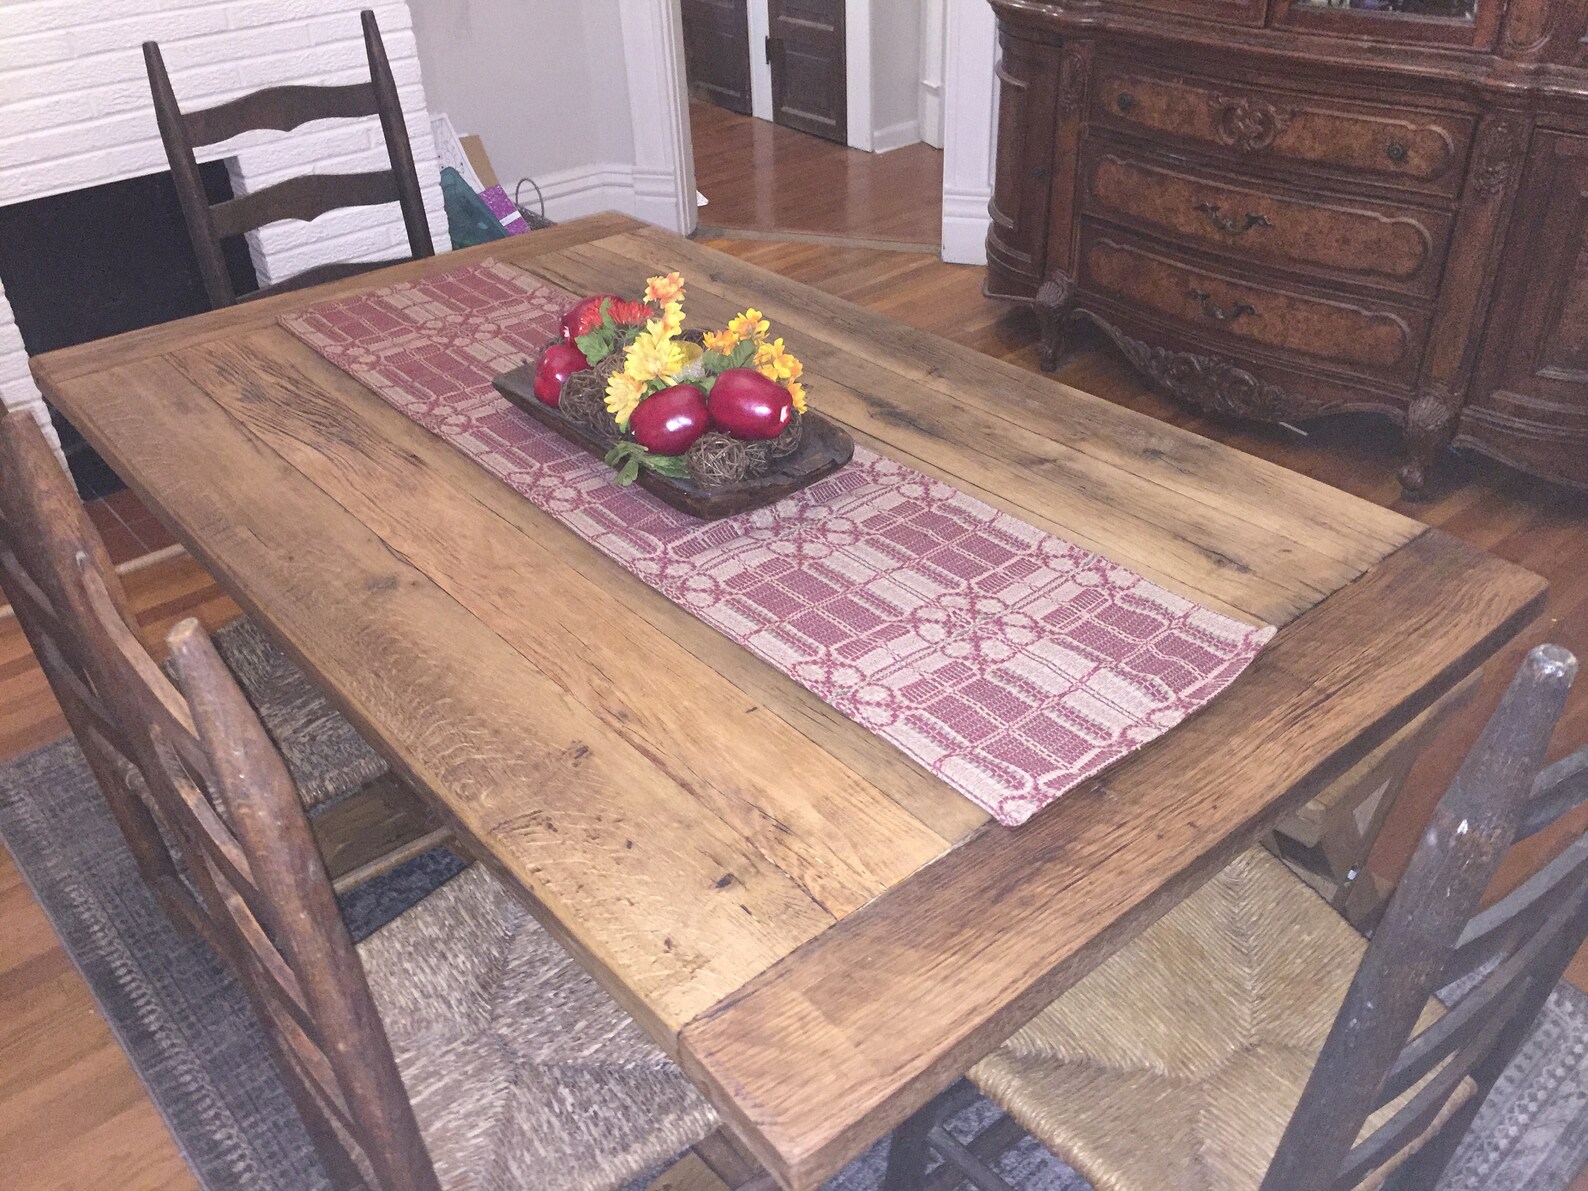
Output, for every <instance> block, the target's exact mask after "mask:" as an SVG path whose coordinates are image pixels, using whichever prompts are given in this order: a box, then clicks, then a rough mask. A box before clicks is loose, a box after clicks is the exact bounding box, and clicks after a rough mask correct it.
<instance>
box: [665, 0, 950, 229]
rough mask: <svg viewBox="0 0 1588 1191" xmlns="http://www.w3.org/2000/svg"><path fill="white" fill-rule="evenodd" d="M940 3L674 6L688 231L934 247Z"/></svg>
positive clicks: (692, 2)
mask: <svg viewBox="0 0 1588 1191" xmlns="http://www.w3.org/2000/svg"><path fill="white" fill-rule="evenodd" d="M944 14H945V5H944V0H925V2H924V3H923V2H922V0H682V5H681V16H682V42H683V58H684V62H683V65H684V68H685V77H686V80H687V84H688V91H689V96H690V102H689V110H688V119H689V123H690V131H691V139H692V141H693V146H694V166H695V184H696V187H697V189H698V190H699V191H700V193H701V196H702V199H703V204H702V206H701V209H700V211H699V223H700V228H701V233H702V234H704V235H715V234H719V233H720V234H725V235H728V236H730V237H745V236H754V237H755V238H776V239H785V240H803V239H810V238H815V239H818V240H823V241H826V240H837V241H839V242H840V243H841V244H842V243H853V244H854V245H856V246H865V247H879V248H880V247H886V248H897V249H906V250H914V251H935V250H936V248H937V246H938V245H939V243H940V238H941V216H942V181H943V167H942V153H941V144H942V116H941V112H942V105H941V96H942V71H943V36H942V32H943V22H944Z"/></svg>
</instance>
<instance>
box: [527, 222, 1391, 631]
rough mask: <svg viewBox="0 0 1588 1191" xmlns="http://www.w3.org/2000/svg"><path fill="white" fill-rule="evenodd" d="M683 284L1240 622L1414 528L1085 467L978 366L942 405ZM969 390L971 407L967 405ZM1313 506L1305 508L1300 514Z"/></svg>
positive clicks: (700, 316)
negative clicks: (1334, 530)
mask: <svg viewBox="0 0 1588 1191" xmlns="http://www.w3.org/2000/svg"><path fill="white" fill-rule="evenodd" d="M636 242H638V241H637V239H636V238H635V237H616V238H609V239H607V240H603V241H600V242H595V243H591V244H586V245H580V246H577V247H575V248H571V249H567V250H563V251H560V252H556V253H552V254H549V255H547V256H544V257H541V258H538V259H536V260H535V261H533V262H530V263H528V264H526V265H525V267H526V269H527V270H528V271H529V272H530V273H531V274H532V275H534V276H536V277H541V278H544V279H547V280H550V281H552V282H554V283H555V284H558V285H562V286H564V287H567V288H574V289H576V290H577V289H580V288H587V289H593V290H598V291H599V290H606V289H611V290H614V291H616V292H633V291H635V290H636V289H638V288H640V287H642V286H643V284H644V277H645V275H646V272H647V271H648V270H649V269H652V268H654V267H655V266H654V264H649V263H647V262H646V261H644V260H637V259H634V258H632V257H630V256H626V255H621V254H619V253H617V252H616V251H614V250H613V249H612V248H611V247H610V246H611V245H613V244H624V243H636ZM696 251H704V250H698V249H697V250H696ZM699 276H700V274H699V273H696V274H694V275H693V276H692V278H691V279H690V280H691V284H690V298H689V312H690V315H691V317H692V318H694V319H695V320H696V322H697V325H708V326H709V325H713V324H721V323H723V322H726V320H727V318H728V317H730V316H731V315H732V314H733V313H734V312H736V311H737V310H740V309H743V308H744V306H745V305H746V304H748V303H750V302H756V303H757V304H758V305H759V306H760V308H761V309H763V310H764V311H765V312H766V313H767V314H768V316H769V317H770V318H772V319H773V320H774V323H775V325H776V327H777V329H778V330H779V331H780V332H782V331H786V333H787V334H788V335H789V336H791V337H792V345H793V347H794V349H795V350H796V351H797V353H798V355H799V356H800V358H801V360H802V361H803V362H804V363H805V365H806V369H807V381H808V385H809V387H811V389H812V391H813V394H814V396H813V399H814V400H815V401H816V402H817V404H818V405H819V407H820V408H821V410H822V412H823V413H825V414H828V415H829V416H832V417H833V418H835V419H836V420H838V421H840V422H842V423H844V424H845V425H847V426H849V427H850V428H851V429H852V430H854V431H855V432H856V433H857V435H858V436H859V437H860V438H861V440H862V441H866V442H868V443H869V444H871V445H873V446H875V447H876V448H877V449H879V450H881V451H882V452H883V453H884V454H887V455H889V456H890V457H892V458H896V459H900V460H901V461H904V462H909V463H912V464H914V465H916V466H919V467H921V468H922V470H924V471H926V472H928V473H929V474H932V475H935V476H938V477H939V478H942V479H945V480H947V481H948V482H950V483H953V484H955V485H956V486H957V487H960V488H963V489H965V490H967V491H970V492H973V493H974V494H976V495H977V496H979V497H981V498H983V499H986V500H988V501H989V502H990V503H992V504H993V505H995V506H997V507H1000V508H1003V509H1005V510H1006V511H1008V512H1011V513H1013V514H1014V515H1015V516H1018V517H1020V518H1022V519H1023V520H1026V521H1029V522H1031V523H1033V524H1036V525H1038V526H1040V527H1041V528H1043V529H1045V530H1048V531H1049V532H1051V533H1054V534H1057V535H1059V536H1061V537H1064V538H1066V539H1068V540H1070V541H1073V542H1076V543H1077V544H1079V545H1082V546H1085V547H1086V548H1088V549H1091V550H1093V551H1096V552H1097V553H1100V554H1102V555H1104V556H1105V557H1108V558H1110V559H1111V560H1113V561H1115V562H1117V563H1120V564H1122V565H1124V566H1127V567H1130V568H1131V569H1133V570H1135V571H1137V572H1138V573H1140V574H1143V575H1145V576H1147V577H1148V578H1150V579H1152V580H1154V581H1155V582H1158V583H1160V584H1161V585H1163V586H1165V587H1168V588H1169V589H1170V590H1173V591H1176V592H1178V593H1180V594H1182V595H1185V596H1188V597H1189V598H1191V599H1195V600H1197V601H1198V602H1200V603H1203V604H1205V605H1207V606H1210V607H1214V608H1216V609H1218V610H1219V611H1222V612H1225V613H1226V614H1229V615H1233V616H1236V617H1237V618H1239V619H1242V620H1245V621H1247V622H1248V623H1261V624H1285V623H1287V622H1288V621H1290V620H1291V619H1293V618H1294V617H1295V616H1297V615H1299V614H1300V613H1302V612H1304V611H1306V610H1307V609H1308V608H1310V607H1312V606H1313V605H1314V604H1316V603H1317V602H1318V601H1319V600H1320V599H1322V598H1323V597H1324V596H1325V595H1327V594H1328V593H1329V592H1331V591H1334V590H1335V589H1337V588H1338V587H1340V586H1341V585H1342V584H1344V583H1348V582H1350V581H1351V580H1352V579H1354V578H1356V576H1357V575H1359V574H1361V573H1362V571H1363V570H1364V569H1365V568H1366V567H1368V566H1370V565H1372V564H1373V563H1374V562H1377V561H1378V560H1379V559H1380V558H1382V557H1383V556H1384V555H1385V554H1386V553H1388V552H1389V551H1390V550H1392V549H1394V548H1395V547H1396V546H1398V545H1400V544H1401V543H1403V542H1404V541H1406V540H1409V539H1410V537H1412V536H1414V535H1415V533H1416V532H1419V531H1420V529H1421V526H1419V525H1417V523H1415V522H1412V521H1409V520H1408V519H1405V518H1400V517H1398V516H1396V515H1394V514H1390V517H1389V518H1388V519H1385V520H1383V522H1382V525H1381V526H1380V532H1379V534H1378V535H1377V536H1376V537H1373V538H1365V539H1363V540H1360V541H1355V542H1351V541H1349V539H1348V538H1346V537H1338V538H1331V536H1330V534H1329V532H1328V531H1327V530H1320V528H1319V525H1318V523H1317V522H1316V521H1311V522H1308V521H1303V520H1301V517H1302V516H1303V513H1302V512H1301V511H1298V512H1297V513H1296V514H1293V515H1291V516H1289V517H1288V519H1287V518H1284V517H1281V516H1280V515H1278V514H1276V513H1275V511H1274V506H1273V505H1270V504H1264V503H1263V502H1256V501H1254V502H1248V504H1247V505H1245V506H1237V505H1235V504H1234V502H1230V501H1228V500H1227V499H1226V500H1223V501H1212V500H1200V499H1197V498H1196V497H1194V496H1191V495H1189V494H1187V492H1185V491H1184V489H1185V487H1186V485H1185V484H1183V483H1182V484H1180V485H1178V486H1177V487H1174V488H1170V487H1167V486H1162V485H1158V484H1156V483H1154V482H1153V481H1152V480H1151V479H1147V478H1144V475H1143V474H1142V473H1143V470H1144V469H1143V468H1142V466H1141V462H1140V461H1139V460H1134V461H1131V462H1129V463H1128V464H1120V463H1116V462H1113V461H1106V460H1099V459H1097V458H1095V457H1094V456H1092V455H1089V454H1087V453H1086V452H1084V451H1081V450H1078V449H1076V448H1074V447H1072V446H1070V445H1069V444H1068V443H1067V442H1065V441H1063V440H1062V439H1060V438H1057V437H1050V436H1048V435H1047V434H1045V433H1043V432H1041V431H1039V430H1037V429H1035V428H1033V427H1032V426H1029V425H1027V424H1025V422H1024V421H1023V419H1021V418H1019V417H1011V415H1010V411H1009V410H1008V408H1007V407H1004V408H1002V409H1000V410H999V412H997V413H996V414H995V413H990V412H985V410H986V408H988V407H992V408H997V403H998V390H999V388H1000V386H1001V385H1002V382H1003V378H1002V376H1000V375H996V374H994V373H993V371H992V370H990V369H987V368H985V367H983V368H981V369H980V370H979V371H978V372H975V373H972V372H971V370H970V369H968V368H960V369H958V370H957V373H958V374H957V375H954V377H953V381H952V384H953V391H954V393H956V394H959V395H962V396H950V395H949V394H948V393H945V392H943V391H941V390H940V389H939V388H937V387H936V386H935V385H933V384H926V383H921V382H918V381H917V380H915V379H913V378H912V377H911V376H910V375H908V374H906V373H902V372H899V371H895V370H894V369H893V367H892V366H891V365H890V366H884V365H883V364H882V363H879V362H878V360H877V359H876V358H875V357H876V353H875V352H873V353H870V354H867V353H864V352H863V351H861V350H854V349H851V348H848V347H844V346H840V345H839V344H838V343H837V342H836V340H838V339H841V338H843V333H842V330H841V328H842V327H843V326H844V324H843V323H842V322H834V323H832V324H826V323H823V324H814V323H813V324H811V325H807V326H803V327H801V328H800V330H799V333H798V334H797V335H795V332H794V331H793V329H792V324H794V323H797V322H799V321H801V319H802V318H809V315H802V313H801V308H800V305H799V304H798V303H797V302H794V301H792V300H791V301H790V304H789V305H787V306H783V305H780V304H778V303H777V302H776V301H768V300H765V299H763V298H762V296H761V295H760V294H759V293H757V292H756V291H754V290H748V289H746V290H739V289H736V288H731V287H725V286H720V285H714V284H712V283H709V282H708V283H705V284H703V283H702V282H700V281H699V280H698V277H699ZM790 284H791V283H788V282H784V285H785V286H788V285H790ZM829 302H830V304H836V300H831V299H830V300H829ZM855 309H856V310H858V308H855ZM841 313H847V312H841ZM867 317H868V318H871V319H874V318H875V316H870V315H868V316H867ZM785 322H787V323H788V324H790V325H789V326H788V327H785ZM828 326H832V327H835V328H840V329H839V330H828V329H827V327H828ZM989 363H990V361H989ZM1021 375H1023V376H1024V375H1026V374H1021ZM1048 388H1049V393H1048V396H1049V403H1050V404H1053V402H1052V396H1053V393H1052V386H1051V385H1050V386H1048ZM972 394H980V395H981V397H982V401H980V402H979V403H978V402H974V401H971V400H969V396H970V395H972ZM962 397H963V399H962ZM1117 412H1119V411H1117V410H1116V413H1117ZM1147 470H1149V471H1150V469H1147ZM1170 470H1171V471H1172V470H1174V469H1172V468H1171V469H1170ZM1176 474H1178V473H1176ZM1318 487H1320V488H1321V487H1322V486H1321V485H1320V486H1318ZM1329 491H1333V490H1329ZM1333 496H1334V499H1335V501H1336V502H1338V503H1341V504H1345V505H1346V506H1347V507H1349V502H1350V501H1351V500H1353V499H1354V498H1348V497H1345V494H1343V493H1339V492H1334V493H1333ZM1342 498H1343V499H1342ZM1375 507H1376V506H1375ZM1259 510H1260V511H1259ZM1313 511H1314V510H1312V509H1311V508H1305V515H1311V514H1312V513H1313ZM1342 520H1344V521H1347V522H1349V520H1350V519H1349V518H1342ZM1374 523H1375V524H1377V523H1378V521H1377V519H1375V522H1374ZM1276 526H1277V528H1276ZM1317 539H1322V540H1325V541H1328V542H1330V544H1331V549H1332V553H1330V552H1325V551H1324V550H1321V549H1318V548H1316V547H1315V545H1314V541H1315V540H1317ZM1336 555H1343V556H1344V557H1343V558H1341V557H1336Z"/></svg>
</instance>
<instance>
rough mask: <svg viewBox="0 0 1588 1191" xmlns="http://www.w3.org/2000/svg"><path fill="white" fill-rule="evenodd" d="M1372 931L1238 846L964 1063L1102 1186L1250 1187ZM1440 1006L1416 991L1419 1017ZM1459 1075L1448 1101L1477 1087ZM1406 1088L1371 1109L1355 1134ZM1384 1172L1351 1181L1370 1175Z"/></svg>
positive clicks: (1426, 1021)
mask: <svg viewBox="0 0 1588 1191" xmlns="http://www.w3.org/2000/svg"><path fill="white" fill-rule="evenodd" d="M1366 950H1367V943H1366V941H1365V940H1364V939H1363V938H1362V936H1361V935H1359V934H1357V933H1356V931H1355V930H1353V929H1352V928H1351V926H1350V925H1349V924H1348V923H1347V922H1346V921H1345V920H1344V919H1343V918H1341V917H1340V916H1339V915H1338V914H1337V913H1335V912H1334V911H1333V910H1331V909H1330V908H1329V907H1328V905H1327V904H1325V903H1324V901H1323V900H1322V899H1321V898H1320V897H1319V896H1318V895H1317V894H1316V893H1314V892H1313V891H1312V890H1310V889H1308V888H1307V887H1306V886H1305V885H1303V884H1302V883H1301V882H1300V881H1298V880H1297V879H1296V878H1295V877H1294V876H1293V875H1292V874H1291V873H1290V871H1289V870H1288V869H1287V868H1286V867H1285V866H1284V865H1283V864H1281V863H1280V862H1279V861H1278V860H1275V859H1274V858H1273V857H1272V856H1270V855H1269V854H1268V853H1267V852H1265V851H1263V850H1261V849H1258V848H1254V849H1252V850H1251V851H1249V852H1246V853H1244V854H1243V855H1241V856H1240V857H1238V858H1237V859H1236V860H1235V861H1234V862H1233V863H1231V864H1230V865H1229V866H1228V867H1226V868H1225V869H1224V870H1223V871H1221V872H1220V873H1219V874H1218V876H1216V877H1214V878H1213V880H1211V881H1209V882H1208V883H1207V884H1206V885H1204V886H1203V887H1202V888H1201V889H1199V890H1198V891H1197V892H1196V893H1194V894H1192V895H1191V896H1190V897H1189V898H1187V899H1186V900H1185V901H1184V902H1182V903H1180V905H1178V906H1177V907H1175V908H1174V909H1173V910H1171V911H1170V912H1169V913H1168V914H1166V915H1164V917H1163V918H1161V919H1159V920H1158V922H1156V923H1155V924H1154V925H1153V926H1152V927H1150V928H1149V929H1148V930H1147V931H1145V932H1144V933H1143V934H1142V935H1141V936H1140V937H1139V938H1138V939H1136V940H1135V941H1133V942H1132V943H1131V944H1130V945H1129V946H1127V947H1125V948H1124V949H1123V950H1122V951H1120V952H1119V953H1118V954H1116V955H1114V956H1113V957H1112V958H1111V959H1109V960H1108V961H1106V962H1105V963H1104V964H1103V965H1102V966H1101V967H1099V968H1098V969H1097V970H1096V971H1094V972H1093V973H1092V974H1091V975H1089V976H1088V977H1086V979H1084V980H1082V981H1081V982H1080V983H1079V984H1077V985H1076V986H1075V987H1074V988H1072V989H1070V991H1069V992H1067V993H1065V994H1064V996H1062V997H1060V998H1059V999H1058V1000H1057V1001H1054V1002H1053V1003H1052V1004H1051V1005H1049V1006H1048V1007H1047V1008H1046V1009H1044V1010H1043V1011H1042V1012H1041V1013H1039V1014H1038V1015H1037V1016H1036V1018H1035V1020H1033V1021H1032V1022H1030V1023H1029V1024H1028V1025H1027V1026H1026V1027H1025V1028H1024V1029H1022V1030H1021V1031H1020V1032H1019V1033H1017V1034H1015V1035H1014V1037H1012V1038H1010V1039H1009V1040H1008V1041H1007V1042H1005V1043H1004V1044H1003V1046H1001V1047H1000V1048H999V1049H998V1050H996V1051H995V1052H993V1054H992V1055H990V1056H989V1057H987V1058H986V1059H984V1060H983V1061H982V1062H981V1063H980V1064H978V1065H977V1066H976V1067H974V1068H973V1069H972V1070H971V1073H970V1078H971V1080H972V1081H973V1082H974V1083H975V1084H976V1086H977V1087H979V1088H980V1089H981V1090H982V1091H983V1092H984V1093H985V1094H986V1096H987V1098H988V1099H990V1100H992V1101H993V1102H994V1103H995V1104H997V1105H998V1106H999V1107H1001V1108H1003V1109H1004V1110H1005V1111H1006V1112H1008V1113H1009V1114H1010V1115H1011V1116H1012V1117H1014V1119H1015V1120H1016V1121H1018V1122H1019V1123H1020V1124H1021V1125H1022V1126H1023V1127H1024V1128H1025V1129H1026V1131H1027V1132H1029V1133H1030V1134H1031V1135H1032V1136H1034V1137H1036V1138H1037V1139H1038V1140H1039V1141H1041V1142H1042V1143H1043V1144H1044V1145H1045V1146H1047V1147H1048V1148H1049V1149H1050V1150H1052V1151H1053V1152H1054V1153H1056V1154H1058V1155H1059V1156H1060V1157H1061V1158H1063V1159H1064V1160H1065V1161H1066V1162H1068V1163H1069V1164H1070V1165H1071V1166H1073V1167H1075V1168H1076V1169H1077V1170H1079V1171H1081V1172H1082V1173H1084V1174H1085V1175H1086V1177H1087V1178H1089V1179H1090V1180H1091V1181H1092V1183H1093V1184H1094V1186H1096V1187H1098V1188H1099V1189H1100V1191H1170V1189H1172V1191H1245V1189H1255V1188H1256V1187H1258V1186H1259V1185H1261V1183H1262V1181H1263V1175H1264V1173H1265V1172H1266V1171H1267V1169H1268V1163H1269V1162H1270V1161H1271V1160H1272V1158H1273V1156H1274V1152H1275V1151H1276V1150H1277V1149H1278V1148H1279V1139H1280V1137H1281V1136H1282V1135H1283V1134H1284V1132H1285V1126H1286V1125H1287V1124H1289V1123H1290V1117H1291V1114H1292V1113H1294V1112H1295V1110H1296V1105H1297V1104H1298V1103H1299V1102H1300V1100H1301V1093H1302V1089H1303V1088H1304V1087H1305V1086H1306V1083H1307V1077H1308V1076H1309V1075H1311V1073H1312V1068H1313V1065H1314V1064H1315V1063H1316V1062H1317V1058H1318V1052H1319V1050H1320V1049H1321V1048H1322V1046H1323V1042H1324V1039H1325V1038H1327V1037H1328V1034H1329V1030H1330V1028H1331V1027H1332V1026H1333V1025H1334V1018H1335V1014H1336V1013H1338V1012H1339V1009H1340V1003H1341V1002H1342V1001H1343V1000H1345V994H1346V991H1347V990H1348V989H1349V988H1350V986H1351V980H1352V978H1353V977H1354V976H1355V975H1356V970H1357V968H1358V966H1360V964H1361V962H1362V957H1363V955H1364V954H1365V952H1366ZM1442 1013H1443V1007H1442V1006H1440V1005H1439V1004H1438V1002H1437V1001H1432V1000H1431V1001H1429V1002H1428V1006H1427V1009H1426V1010H1425V1012H1424V1013H1423V1015H1422V1017H1421V1019H1420V1020H1419V1022H1418V1028H1419V1029H1422V1028H1426V1027H1427V1026H1428V1025H1430V1024H1432V1022H1433V1021H1435V1020H1437V1018H1438V1017H1439V1016H1440V1015H1442ZM1475 1092H1476V1088H1475V1087H1474V1085H1473V1084H1472V1081H1471V1080H1464V1081H1463V1082H1462V1084H1461V1086H1460V1088H1458V1090H1457V1092H1456V1094H1455V1095H1454V1096H1453V1097H1452V1098H1451V1102H1450V1104H1449V1105H1448V1106H1447V1108H1446V1110H1445V1111H1446V1113H1447V1114H1448V1113H1449V1112H1454V1111H1455V1110H1456V1109H1457V1108H1459V1107H1460V1106H1461V1104H1462V1103H1464V1102H1465V1101H1466V1100H1467V1098H1468V1097H1470V1096H1472V1095H1473V1094H1475ZM1411 1095H1412V1093H1411V1092H1410V1091H1408V1092H1407V1093H1405V1094H1403V1095H1402V1096H1401V1097H1399V1098H1398V1099H1397V1100H1396V1101H1395V1102H1394V1103H1393V1104H1392V1105H1389V1106H1386V1107H1384V1108H1382V1109H1380V1110H1379V1111H1378V1112H1376V1113H1375V1114H1374V1115H1373V1116H1372V1117H1370V1118H1369V1119H1368V1123H1367V1125H1366V1126H1365V1128H1366V1129H1367V1131H1368V1132H1371V1131H1372V1130H1373V1129H1375V1128H1377V1127H1378V1126H1379V1125H1381V1124H1383V1123H1384V1122H1385V1121H1386V1120H1388V1119H1389V1118H1390V1116H1391V1115H1392V1114H1393V1112H1394V1110H1395V1109H1397V1108H1399V1107H1400V1106H1401V1105H1402V1104H1404V1103H1405V1102H1406V1101H1407V1100H1408V1099H1410V1097H1411ZM1387 1173H1388V1171H1387V1170H1380V1171H1378V1172H1375V1173H1374V1174H1373V1175H1371V1176H1369V1178H1368V1179H1367V1180H1366V1181H1364V1182H1363V1183H1362V1184H1361V1185H1362V1187H1364V1188H1376V1187H1379V1186H1381V1185H1382V1182H1383V1177H1384V1176H1385V1175H1386V1174H1387Z"/></svg>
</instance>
